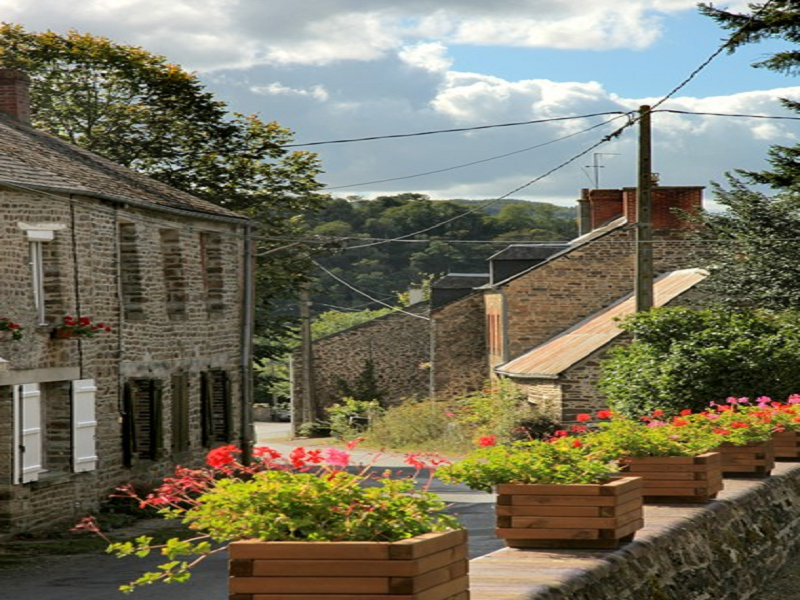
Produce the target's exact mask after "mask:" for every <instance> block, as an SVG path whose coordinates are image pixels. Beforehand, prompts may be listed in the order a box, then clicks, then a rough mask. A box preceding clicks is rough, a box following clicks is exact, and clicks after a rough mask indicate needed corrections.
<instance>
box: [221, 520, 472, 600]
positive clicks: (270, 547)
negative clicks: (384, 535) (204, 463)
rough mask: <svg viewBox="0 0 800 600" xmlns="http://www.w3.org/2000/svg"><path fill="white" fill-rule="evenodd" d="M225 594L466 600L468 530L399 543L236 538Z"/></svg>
mask: <svg viewBox="0 0 800 600" xmlns="http://www.w3.org/2000/svg"><path fill="white" fill-rule="evenodd" d="M229 556H230V563H229V574H230V579H229V583H228V590H229V592H230V596H229V598H230V600H278V599H286V598H291V599H292V600H349V599H350V598H357V599H358V600H381V599H386V600H388V599H401V598H402V599H404V600H468V599H469V591H468V590H469V583H468V578H467V570H468V566H469V560H468V554H467V532H466V530H463V529H462V530H459V531H446V532H438V533H429V534H425V535H421V536H417V537H414V538H409V539H407V540H401V541H399V542H261V541H243V542H233V543H232V544H231V545H230V549H229Z"/></svg>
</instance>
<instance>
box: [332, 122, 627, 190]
mask: <svg viewBox="0 0 800 600" xmlns="http://www.w3.org/2000/svg"><path fill="white" fill-rule="evenodd" d="M620 116H624V115H618V116H616V117H614V118H613V119H609V120H607V121H603V122H602V123H597V124H596V125H592V126H591V127H589V128H587V129H582V130H581V131H576V132H575V133H571V134H569V135H565V136H563V137H560V138H555V139H552V140H549V141H547V142H543V143H541V144H536V145H535V146H529V147H528V148H523V149H522V150H515V151H513V152H507V153H506V154H499V155H497V156H491V157H489V158H484V159H481V160H475V161H472V162H468V163H464V164H461V165H455V166H452V167H447V168H444V169H437V170H435V171H426V172H424V173H416V174H414V175H404V176H402V177H392V178H390V179H376V180H374V181H364V182H361V183H352V184H350V185H337V186H335V187H331V186H326V188H325V189H327V190H341V189H345V188H354V187H359V186H362V185H372V184H375V183H387V182H389V181H402V180H404V179H414V178H415V177H424V176H426V175H435V174H437V173H446V172H447V171H455V170H456V169H463V168H465V167H471V166H473V165H479V164H482V163H487V162H490V161H493V160H498V159H500V158H507V157H509V156H514V155H515V154H522V153H524V152H529V151H531V150H535V149H537V148H543V147H545V146H549V145H550V144H555V143H556V142H561V141H563V140H567V139H569V138H572V137H575V136H578V135H581V134H583V133H587V132H589V131H592V130H593V129H597V128H598V127H602V126H603V125H607V124H608V123H611V122H613V121H615V120H616V119H619V118H620Z"/></svg>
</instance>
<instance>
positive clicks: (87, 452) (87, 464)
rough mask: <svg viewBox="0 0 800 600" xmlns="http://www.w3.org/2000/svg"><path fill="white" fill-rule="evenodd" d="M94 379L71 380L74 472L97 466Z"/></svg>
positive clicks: (91, 469) (95, 391)
mask: <svg viewBox="0 0 800 600" xmlns="http://www.w3.org/2000/svg"><path fill="white" fill-rule="evenodd" d="M96 396H97V386H96V385H95V381H94V379H79V380H77V381H73V382H72V470H73V471H75V472H76V473H81V472H83V471H94V470H95V469H96V468H97V462H98V458H97V441H96V432H97V420H96V419H95V399H96Z"/></svg>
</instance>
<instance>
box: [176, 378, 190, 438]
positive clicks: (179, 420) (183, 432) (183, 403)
mask: <svg viewBox="0 0 800 600" xmlns="http://www.w3.org/2000/svg"><path fill="white" fill-rule="evenodd" d="M189 446H190V439H189V378H188V377H187V376H186V375H175V376H173V378H172V450H173V452H183V451H184V450H188V449H189Z"/></svg>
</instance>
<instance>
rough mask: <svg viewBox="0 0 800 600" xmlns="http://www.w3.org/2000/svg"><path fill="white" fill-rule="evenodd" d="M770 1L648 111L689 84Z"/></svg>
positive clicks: (763, 10)
mask: <svg viewBox="0 0 800 600" xmlns="http://www.w3.org/2000/svg"><path fill="white" fill-rule="evenodd" d="M772 2H773V0H768V1H767V2H765V3H764V5H763V6H762V7H761V9H760V10H758V11H756V12H754V13H753V14H752V15H750V18H749V19H748V20H747V21H746V22H745V23H744V24H743V25H742V26H741V27H739V29H737V30H736V31H734V32H733V33H732V34H731V35H729V36H728V39H726V40H725V42H723V43H722V45H720V47H719V48H717V49H716V50H715V51H714V52H712V53H711V55H710V56H709V57H708V58H707V59H706V60H704V61H703V62H702V63H700V65H699V66H698V67H697V68H696V69H695V70H694V71H692V72H691V73H689V75H688V76H687V77H686V78H685V79H684V80H683V81H681V82H680V83H679V84H678V85H677V86H675V87H674V88H673V89H672V90H671V91H670V92H669V93H668V94H667V95H666V96H664V97H663V98H661V100H659V101H658V102H656V103H655V104H653V105H652V106H651V110H650V112H652V110H653V109H655V108H657V107H659V106H661V105H662V104H664V102H666V101H667V100H669V99H670V98H671V97H672V96H674V95H675V94H677V93H678V92H679V91H680V90H682V89H683V88H684V87H686V86H687V85H688V84H689V82H690V81H692V79H694V78H695V77H697V75H699V74H700V72H701V71H702V70H703V69H705V68H706V67H707V66H708V65H710V64H711V62H712V61H713V60H714V59H716V58H717V57H718V56H719V55H720V54H722V53H723V52H724V51H725V50H727V49H728V48H729V47H730V46H731V44H732V43H733V40H734V38H735V37H736V36H738V35H739V34H740V33H742V31H744V29H745V28H746V27H747V26H748V25H750V23H752V22H753V20H754V19H755V18H756V17H757V16H759V15H760V14H761V13H763V12H765V11H766V10H767V8H769V5H770V4H772Z"/></svg>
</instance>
